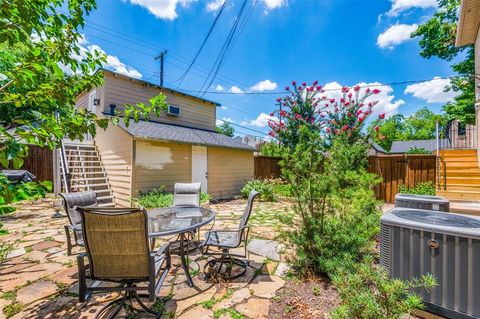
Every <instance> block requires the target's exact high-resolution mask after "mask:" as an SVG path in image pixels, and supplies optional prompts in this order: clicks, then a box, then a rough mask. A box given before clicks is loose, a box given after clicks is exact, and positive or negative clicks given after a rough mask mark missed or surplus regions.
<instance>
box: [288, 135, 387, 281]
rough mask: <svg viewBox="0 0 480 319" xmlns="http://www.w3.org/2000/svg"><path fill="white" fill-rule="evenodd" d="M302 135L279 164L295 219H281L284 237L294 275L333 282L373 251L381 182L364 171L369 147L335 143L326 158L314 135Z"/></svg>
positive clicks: (378, 223)
mask: <svg viewBox="0 0 480 319" xmlns="http://www.w3.org/2000/svg"><path fill="white" fill-rule="evenodd" d="M302 133H304V134H307V136H306V137H301V139H300V141H301V142H300V143H299V145H297V148H296V150H295V151H294V152H293V153H292V154H291V155H289V158H286V159H285V160H284V161H282V166H283V170H282V173H283V175H284V176H285V178H286V179H287V181H288V182H289V183H290V184H291V190H292V197H293V198H294V200H295V203H294V215H293V217H289V216H283V217H282V216H279V217H280V218H281V220H282V221H283V222H284V223H285V224H287V225H289V226H290V227H289V231H287V232H284V233H283V234H282V235H283V236H284V238H285V239H286V240H287V241H288V242H289V243H290V244H292V245H293V246H294V247H295V250H296V253H295V260H294V261H293V262H294V264H295V265H296V268H297V269H299V270H300V271H301V272H303V273H316V274H319V273H323V274H327V275H328V276H332V275H333V274H334V272H335V270H336V269H337V268H338V267H339V265H343V264H345V263H352V262H356V261H358V260H361V258H362V256H363V255H364V254H367V253H370V252H371V250H372V249H373V248H374V246H375V238H376V235H377V234H378V231H379V225H380V210H379V203H378V201H377V200H376V198H375V195H374V192H373V190H372V189H373V186H374V185H375V184H376V183H378V182H379V179H378V177H377V176H375V175H374V174H370V173H368V172H367V170H366V158H367V155H366V154H367V151H368V148H369V145H368V144H367V143H364V142H363V141H359V142H355V143H353V144H352V143H350V142H349V141H348V139H346V138H343V137H338V138H336V139H335V141H334V142H333V145H332V146H331V148H330V149H329V156H325V155H324V153H322V152H318V151H317V150H318V145H320V141H318V140H315V138H316V137H315V136H310V134H315V133H309V132H302ZM309 136H310V137H309ZM317 138H318V139H320V137H319V136H317ZM309 139H312V140H311V141H309ZM303 141H305V142H303ZM319 167H323V169H319Z"/></svg>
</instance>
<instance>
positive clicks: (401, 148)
mask: <svg viewBox="0 0 480 319" xmlns="http://www.w3.org/2000/svg"><path fill="white" fill-rule="evenodd" d="M413 147H418V148H424V149H426V150H429V151H432V152H433V151H435V150H436V149H437V140H435V139H432V140H416V141H394V142H393V144H392V148H391V149H390V153H406V152H408V151H409V150H410V149H411V148H413Z"/></svg>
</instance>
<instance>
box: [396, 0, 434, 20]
mask: <svg viewBox="0 0 480 319" xmlns="http://www.w3.org/2000/svg"><path fill="white" fill-rule="evenodd" d="M391 2H392V7H391V8H390V10H389V11H388V12H387V16H390V17H396V16H398V15H399V14H400V13H401V12H403V11H406V10H408V9H411V8H421V9H426V8H436V7H437V5H438V4H437V0H391Z"/></svg>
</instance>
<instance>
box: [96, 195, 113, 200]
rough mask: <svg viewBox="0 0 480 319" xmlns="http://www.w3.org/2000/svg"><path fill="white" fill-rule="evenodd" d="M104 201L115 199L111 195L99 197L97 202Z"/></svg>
mask: <svg viewBox="0 0 480 319" xmlns="http://www.w3.org/2000/svg"><path fill="white" fill-rule="evenodd" d="M104 199H113V195H109V196H98V197H97V200H104Z"/></svg>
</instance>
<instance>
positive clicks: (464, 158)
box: [443, 155, 478, 163]
mask: <svg viewBox="0 0 480 319" xmlns="http://www.w3.org/2000/svg"><path fill="white" fill-rule="evenodd" d="M443 161H444V162H447V163H450V162H477V163H478V159H477V155H475V156H458V157H445V158H443Z"/></svg>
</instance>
